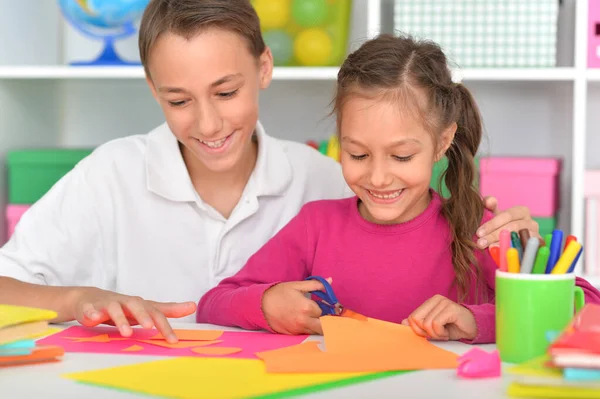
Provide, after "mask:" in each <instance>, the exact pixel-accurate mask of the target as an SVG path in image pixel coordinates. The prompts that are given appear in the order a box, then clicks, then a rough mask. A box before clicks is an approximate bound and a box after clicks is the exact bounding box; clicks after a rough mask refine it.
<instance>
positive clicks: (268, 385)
mask: <svg viewBox="0 0 600 399" xmlns="http://www.w3.org/2000/svg"><path fill="white" fill-rule="evenodd" d="M226 334H227V332H225V333H224V334H223V335H226ZM242 334H254V333H242ZM223 339H224V340H225V337H223ZM396 374H398V373H380V374H365V373H317V374H268V373H266V372H265V369H264V366H263V363H262V361H260V360H250V359H223V358H216V359H207V358H191V357H181V358H176V359H167V360H158V361H153V362H147V363H142V364H133V365H128V366H121V367H114V368H108V369H102V370H95V371H86V372H81V373H72V374H67V375H64V377H66V378H70V379H73V380H76V381H79V382H83V383H89V384H93V385H94V386H104V387H110V388H117V389H122V390H126V391H133V392H139V393H144V394H149V395H155V396H163V397H173V398H175V397H176V398H178V399H192V398H194V399H195V398H223V399H229V398H248V397H262V396H265V395H269V398H276V397H283V396H291V395H294V394H295V395H301V394H303V393H312V392H316V391H319V390H325V389H333V388H338V387H342V386H346V385H351V384H356V383H360V382H364V381H370V380H374V379H380V378H385V377H388V376H392V375H396ZM198 376H202V381H201V383H199V382H198Z"/></svg>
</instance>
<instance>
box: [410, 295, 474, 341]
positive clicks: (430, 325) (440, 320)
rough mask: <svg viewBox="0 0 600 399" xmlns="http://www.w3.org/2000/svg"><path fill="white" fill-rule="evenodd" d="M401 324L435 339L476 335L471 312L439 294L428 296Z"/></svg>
mask: <svg viewBox="0 0 600 399" xmlns="http://www.w3.org/2000/svg"><path fill="white" fill-rule="evenodd" d="M402 324H404V325H406V326H410V327H411V328H412V329H413V331H414V332H415V333H416V334H417V335H420V336H422V337H426V338H432V339H437V340H444V341H447V340H452V341H455V340H459V339H468V340H472V339H474V338H475V337H476V336H477V323H476V322H475V317H474V316H473V313H471V311H470V310H469V309H467V308H465V307H464V306H461V305H459V304H457V303H456V302H452V301H451V300H449V299H448V298H446V297H443V296H441V295H436V296H434V297H431V298H429V299H428V300H427V301H425V302H424V303H423V304H422V305H421V306H419V307H418V308H417V309H416V310H415V311H414V312H412V313H411V314H410V316H408V318H406V319H404V320H403V321H402Z"/></svg>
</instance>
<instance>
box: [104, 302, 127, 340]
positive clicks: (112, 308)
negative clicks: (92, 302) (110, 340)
mask: <svg viewBox="0 0 600 399" xmlns="http://www.w3.org/2000/svg"><path fill="white" fill-rule="evenodd" d="M106 313H108V316H109V317H110V319H111V320H112V321H114V322H115V326H116V327H117V328H118V329H119V332H120V333H121V335H122V336H124V337H129V336H131V334H132V333H133V331H132V330H131V326H130V325H129V322H128V321H127V317H125V313H124V312H123V308H122V307H121V304H120V303H118V302H111V303H109V304H108V306H107V307H106Z"/></svg>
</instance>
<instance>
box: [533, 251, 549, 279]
mask: <svg viewBox="0 0 600 399" xmlns="http://www.w3.org/2000/svg"><path fill="white" fill-rule="evenodd" d="M548 257H550V249H549V248H548V247H547V246H546V247H541V248H540V249H539V250H538V253H537V256H536V257H535V263H534V264H533V272H532V273H533V274H544V273H546V264H547V263H548Z"/></svg>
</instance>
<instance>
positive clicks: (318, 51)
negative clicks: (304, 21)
mask: <svg viewBox="0 0 600 399" xmlns="http://www.w3.org/2000/svg"><path fill="white" fill-rule="evenodd" d="M332 51H333V42H332V40H331V37H330V36H329V35H328V34H327V32H325V31H324V30H323V29H319V28H310V29H306V30H303V31H302V32H300V33H299V34H298V36H296V40H295V42H294V55H295V56H296V59H297V60H298V62H299V63H300V64H301V65H304V66H322V65H327V61H328V60H329V57H331V53H332Z"/></svg>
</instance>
